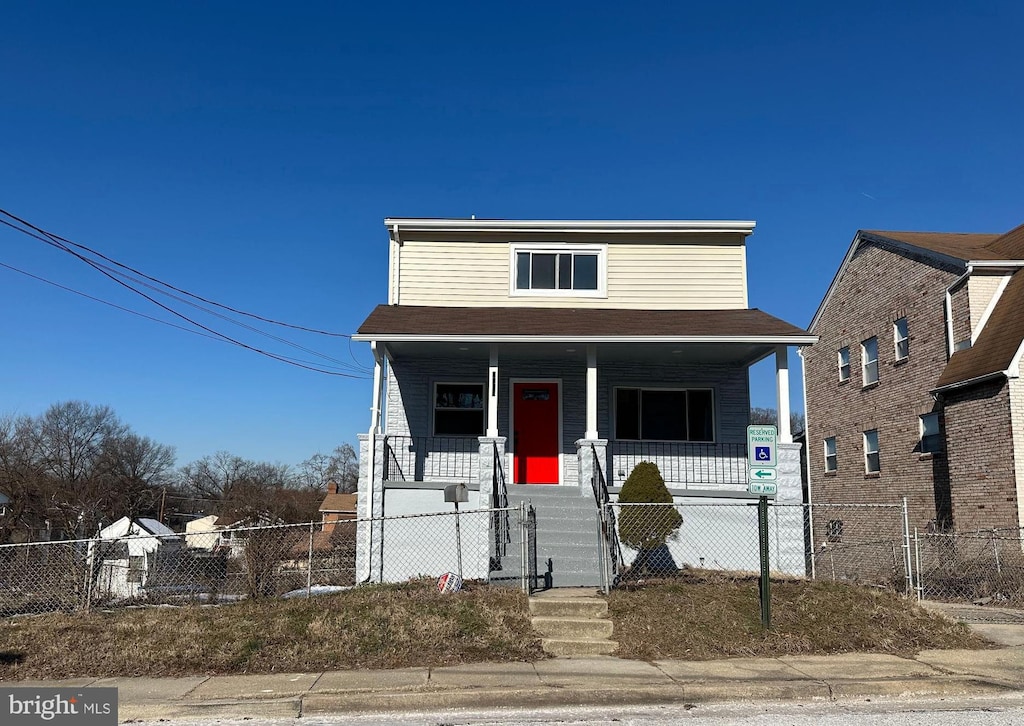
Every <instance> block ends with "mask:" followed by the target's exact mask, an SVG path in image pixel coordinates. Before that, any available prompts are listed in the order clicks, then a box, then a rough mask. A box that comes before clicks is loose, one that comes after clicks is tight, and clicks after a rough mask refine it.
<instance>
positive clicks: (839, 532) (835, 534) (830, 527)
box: [825, 519, 843, 542]
mask: <svg viewBox="0 0 1024 726" xmlns="http://www.w3.org/2000/svg"><path fill="white" fill-rule="evenodd" d="M825 539H827V540H828V541H829V542H842V541H843V520H841V519H830V520H828V524H827V525H826V527H825Z"/></svg>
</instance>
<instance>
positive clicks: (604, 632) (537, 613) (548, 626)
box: [530, 588, 618, 658]
mask: <svg viewBox="0 0 1024 726" xmlns="http://www.w3.org/2000/svg"><path fill="white" fill-rule="evenodd" d="M530 614H531V616H532V617H531V622H532V624H533V629H534V630H536V631H537V632H538V633H540V634H541V636H543V637H542V638H541V645H542V647H543V648H544V651H545V652H546V653H549V654H551V655H556V656H562V657H570V658H571V657H583V656H591V655H610V654H611V653H613V652H614V651H615V649H616V648H617V647H618V643H617V642H615V641H614V640H612V639H611V636H612V634H613V625H612V621H611V620H610V619H609V618H608V603H607V601H606V600H605V599H604V598H603V597H601V596H600V595H598V593H597V592H596V591H595V590H593V589H590V588H579V589H573V588H561V589H557V590H548V591H546V592H542V593H538V594H537V595H534V596H533V597H531V598H530Z"/></svg>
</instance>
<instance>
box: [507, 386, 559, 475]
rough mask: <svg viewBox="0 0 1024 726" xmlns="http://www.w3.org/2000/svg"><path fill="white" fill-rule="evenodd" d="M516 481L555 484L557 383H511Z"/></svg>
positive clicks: (556, 462) (556, 460)
mask: <svg viewBox="0 0 1024 726" xmlns="http://www.w3.org/2000/svg"><path fill="white" fill-rule="evenodd" d="M512 406H513V409H512V425H513V427H514V431H513V434H514V436H515V440H514V441H513V444H512V445H513V453H514V461H513V464H512V466H513V467H514V468H515V481H516V483H517V484H558V443H559V442H558V384H557V383H554V382H551V383H515V384H513V385H512Z"/></svg>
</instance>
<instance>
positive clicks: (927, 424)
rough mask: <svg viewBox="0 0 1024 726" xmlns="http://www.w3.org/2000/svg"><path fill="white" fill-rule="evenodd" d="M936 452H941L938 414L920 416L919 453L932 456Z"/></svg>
mask: <svg viewBox="0 0 1024 726" xmlns="http://www.w3.org/2000/svg"><path fill="white" fill-rule="evenodd" d="M936 451H942V433H941V432H940V431H939V414H937V413H926V414H924V415H922V416H921V453H922V454H933V453H935V452H936Z"/></svg>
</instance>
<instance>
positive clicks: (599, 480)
mask: <svg viewBox="0 0 1024 726" xmlns="http://www.w3.org/2000/svg"><path fill="white" fill-rule="evenodd" d="M590 452H591V456H592V457H593V467H594V474H593V476H592V477H591V478H590V485H591V487H593V489H594V500H595V501H596V502H597V510H598V516H599V518H600V519H599V521H600V527H601V533H600V534H601V537H600V541H601V543H602V544H607V547H608V551H607V552H603V553H602V557H601V559H602V562H601V569H602V575H603V578H602V579H603V580H604V590H605V592H610V591H611V588H612V587H614V586H615V583H616V580H617V579H618V576H619V570H620V566H621V563H622V545H621V544H620V543H619V528H618V527H617V526H616V524H615V510H614V509H613V508H612V507H609V506H606V505H607V504H608V503H609V502H610V501H611V496H610V495H609V493H608V480H607V479H605V476H604V465H603V462H602V461H601V457H600V456H598V454H597V448H596V447H595V446H593V445H591V446H590ZM605 557H607V558H608V560H607V562H605V561H604V558H605Z"/></svg>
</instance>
